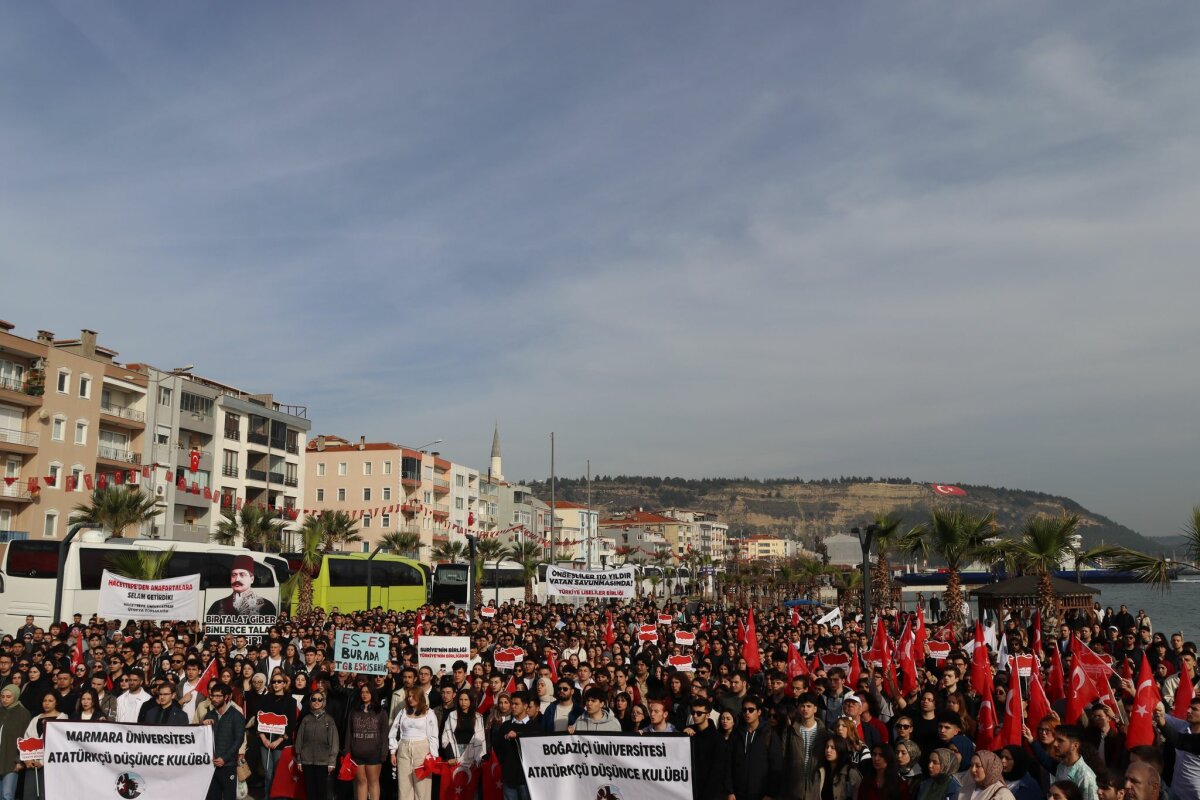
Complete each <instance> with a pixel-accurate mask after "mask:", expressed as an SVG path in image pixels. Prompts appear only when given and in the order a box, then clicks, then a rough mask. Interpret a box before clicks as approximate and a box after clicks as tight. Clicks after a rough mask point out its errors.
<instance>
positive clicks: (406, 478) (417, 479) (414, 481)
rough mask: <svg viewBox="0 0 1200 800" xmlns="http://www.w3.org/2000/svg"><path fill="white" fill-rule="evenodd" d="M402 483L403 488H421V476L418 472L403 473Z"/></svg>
mask: <svg viewBox="0 0 1200 800" xmlns="http://www.w3.org/2000/svg"><path fill="white" fill-rule="evenodd" d="M400 483H401V485H403V486H420V485H421V475H420V474H419V473H416V472H401V473H400Z"/></svg>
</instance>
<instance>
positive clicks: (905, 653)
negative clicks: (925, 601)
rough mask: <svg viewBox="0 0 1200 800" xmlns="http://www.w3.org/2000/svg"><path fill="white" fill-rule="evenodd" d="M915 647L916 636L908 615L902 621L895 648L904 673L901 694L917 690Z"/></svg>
mask: <svg viewBox="0 0 1200 800" xmlns="http://www.w3.org/2000/svg"><path fill="white" fill-rule="evenodd" d="M916 649H917V636H916V634H915V633H914V632H913V629H912V618H911V617H910V618H909V620H908V621H907V622H905V623H904V631H903V632H902V633H901V634H900V647H899V648H898V649H897V654H898V655H899V656H900V659H899V660H900V670H901V672H902V673H903V675H904V682H903V683H902V684H901V686H900V693H901V694H906V695H907V694H912V693H913V692H915V691H916V690H917V657H916V655H915V653H916Z"/></svg>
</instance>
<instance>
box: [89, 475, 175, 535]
mask: <svg viewBox="0 0 1200 800" xmlns="http://www.w3.org/2000/svg"><path fill="white" fill-rule="evenodd" d="M156 502H157V501H156V500H155V499H154V495H152V494H149V493H147V492H143V491H142V490H141V489H123V488H119V487H114V486H110V487H106V488H104V489H94V490H93V491H92V496H91V498H90V499H89V502H88V503H86V504H81V505H77V506H75V511H74V513H73V514H72V518H73V520H74V521H75V522H78V523H82V524H83V525H89V526H91V527H94V528H102V529H103V530H106V531H108V532H109V533H111V534H112V535H113V536H118V537H119V536H123V535H124V533H125V530H126V528H130V527H133V526H141V525H142V524H143V523H146V522H149V521H150V520H152V519H154V518H155V517H156V516H158V508H157V506H156V505H155V503H156Z"/></svg>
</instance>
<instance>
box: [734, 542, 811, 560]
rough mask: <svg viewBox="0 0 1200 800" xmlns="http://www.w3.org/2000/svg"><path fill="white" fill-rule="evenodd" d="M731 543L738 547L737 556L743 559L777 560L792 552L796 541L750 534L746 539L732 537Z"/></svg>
mask: <svg viewBox="0 0 1200 800" xmlns="http://www.w3.org/2000/svg"><path fill="white" fill-rule="evenodd" d="M730 544H731V545H732V546H733V547H735V548H736V549H737V557H738V558H739V559H741V560H743V561H759V560H767V561H770V560H776V559H782V558H786V557H787V556H789V555H791V554H792V552H791V551H792V550H793V549H794V546H795V543H794V542H789V541H788V540H786V539H778V538H776V537H774V536H748V537H746V538H744V539H731V540H730Z"/></svg>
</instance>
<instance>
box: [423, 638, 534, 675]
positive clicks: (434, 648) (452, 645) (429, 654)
mask: <svg viewBox="0 0 1200 800" xmlns="http://www.w3.org/2000/svg"><path fill="white" fill-rule="evenodd" d="M524 655H525V654H524V653H522V654H521V656H522V657H524ZM470 660H471V637H470V636H422V637H421V641H420V642H418V643H417V666H418V667H429V668H430V669H432V670H433V674H434V675H437V674H438V672H439V671H444V672H449V671H450V669H451V667H453V665H454V662H455V661H470Z"/></svg>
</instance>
